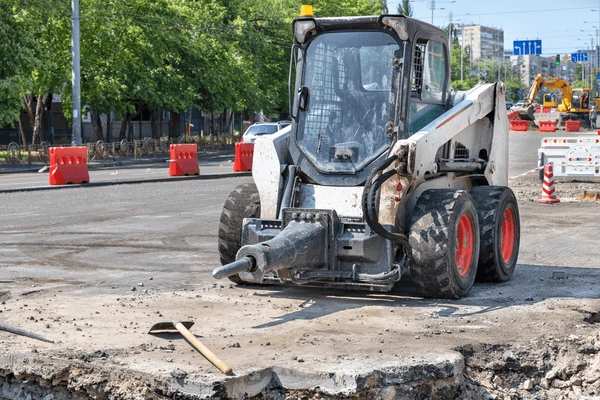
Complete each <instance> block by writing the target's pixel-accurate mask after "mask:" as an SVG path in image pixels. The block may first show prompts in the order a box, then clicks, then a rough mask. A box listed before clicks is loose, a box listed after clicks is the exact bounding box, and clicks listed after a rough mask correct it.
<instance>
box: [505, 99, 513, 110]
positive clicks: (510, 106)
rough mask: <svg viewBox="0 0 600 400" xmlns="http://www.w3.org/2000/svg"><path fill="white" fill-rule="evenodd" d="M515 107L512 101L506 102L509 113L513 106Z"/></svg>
mask: <svg viewBox="0 0 600 400" xmlns="http://www.w3.org/2000/svg"><path fill="white" fill-rule="evenodd" d="M514 105H515V103H513V102H512V101H507V102H506V109H507V110H508V111H510V109H511V108H512V106H514Z"/></svg>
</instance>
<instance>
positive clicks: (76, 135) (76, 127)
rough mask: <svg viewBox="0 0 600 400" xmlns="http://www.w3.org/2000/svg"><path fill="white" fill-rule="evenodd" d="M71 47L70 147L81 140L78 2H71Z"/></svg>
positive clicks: (77, 144) (72, 0)
mask: <svg viewBox="0 0 600 400" xmlns="http://www.w3.org/2000/svg"><path fill="white" fill-rule="evenodd" d="M71 8H72V12H73V14H72V17H71V47H72V51H73V54H72V57H73V58H72V60H73V61H72V62H73V65H72V74H71V78H72V82H73V135H72V138H71V140H72V143H71V144H72V145H75V146H79V145H81V143H82V140H81V88H80V78H81V69H80V64H81V61H80V49H79V0H71Z"/></svg>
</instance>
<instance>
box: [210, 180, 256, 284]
mask: <svg viewBox="0 0 600 400" xmlns="http://www.w3.org/2000/svg"><path fill="white" fill-rule="evenodd" d="M258 217H260V197H259V195H258V189H256V185H255V184H254V183H246V184H243V185H240V186H238V187H236V188H235V189H234V190H233V191H232V192H231V193H230V194H229V197H228V198H227V200H226V201H225V204H224V205H223V211H221V221H220V223H219V234H218V237H219V245H218V248H219V257H220V259H221V265H225V264H229V263H230V262H233V261H235V256H236V254H237V252H238V250H239V249H240V247H242V222H243V221H244V218H258ZM229 280H231V281H232V282H235V283H243V282H244V281H242V280H241V279H240V277H239V276H238V275H237V274H236V275H232V276H230V277H229Z"/></svg>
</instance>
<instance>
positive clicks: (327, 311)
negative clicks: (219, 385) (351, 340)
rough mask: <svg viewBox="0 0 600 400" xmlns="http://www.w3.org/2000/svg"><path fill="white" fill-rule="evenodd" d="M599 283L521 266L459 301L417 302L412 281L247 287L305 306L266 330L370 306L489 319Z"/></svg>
mask: <svg viewBox="0 0 600 400" xmlns="http://www.w3.org/2000/svg"><path fill="white" fill-rule="evenodd" d="M557 270H560V271H563V272H564V273H565V276H566V278H565V279H552V272H553V271H557ZM594 282H600V269H595V268H579V267H556V266H545V265H531V264H518V265H517V269H516V271H515V275H514V276H513V278H512V279H511V280H510V281H508V282H504V283H479V282H475V285H474V286H473V288H472V289H471V292H470V293H469V295H468V296H467V297H465V298H462V299H457V300H452V299H426V298H421V297H418V296H417V294H416V291H415V288H414V286H413V285H412V283H411V281H410V278H407V279H404V280H403V281H400V282H398V283H397V284H396V286H395V287H394V289H393V290H392V291H390V292H384V293H373V292H363V291H343V290H336V289H324V288H315V287H307V286H302V287H300V286H287V285H282V286H278V285H248V286H244V287H246V288H248V290H254V291H255V295H256V296H262V297H265V298H273V297H276V298H284V299H296V300H303V301H304V302H303V303H302V304H301V305H300V309H299V310H296V311H293V312H291V313H288V314H282V315H281V316H279V317H277V318H276V319H274V320H273V321H271V322H268V323H266V324H261V325H256V326H253V327H252V328H253V329H262V328H268V327H273V326H277V325H282V324H285V323H287V322H292V321H296V320H313V319H317V318H320V317H323V316H325V315H332V314H335V313H337V312H340V311H346V310H352V309H359V308H362V307H371V306H378V307H389V308H393V307H411V308H423V309H429V308H435V314H436V315H437V316H438V317H440V318H446V317H453V318H459V317H468V316H473V315H480V314H486V313H489V312H493V311H497V310H501V309H504V308H508V307H515V306H530V305H532V304H535V303H540V302H543V301H545V300H548V299H554V298H562V299H564V298H571V299H586V298H600V290H598V289H597V286H595V285H594ZM472 308H476V309H477V310H472ZM440 309H441V310H440Z"/></svg>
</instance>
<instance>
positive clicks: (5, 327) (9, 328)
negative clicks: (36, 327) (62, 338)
mask: <svg viewBox="0 0 600 400" xmlns="http://www.w3.org/2000/svg"><path fill="white" fill-rule="evenodd" d="M0 331H6V332H10V333H14V334H15V335H21V336H27V337H30V338H32V339H37V340H41V341H43V342H48V343H54V340H52V339H50V338H49V337H46V336H42V335H38V334H37V333H33V332H29V331H26V330H24V329H20V328H15V327H13V326H9V325H5V324H0Z"/></svg>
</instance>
